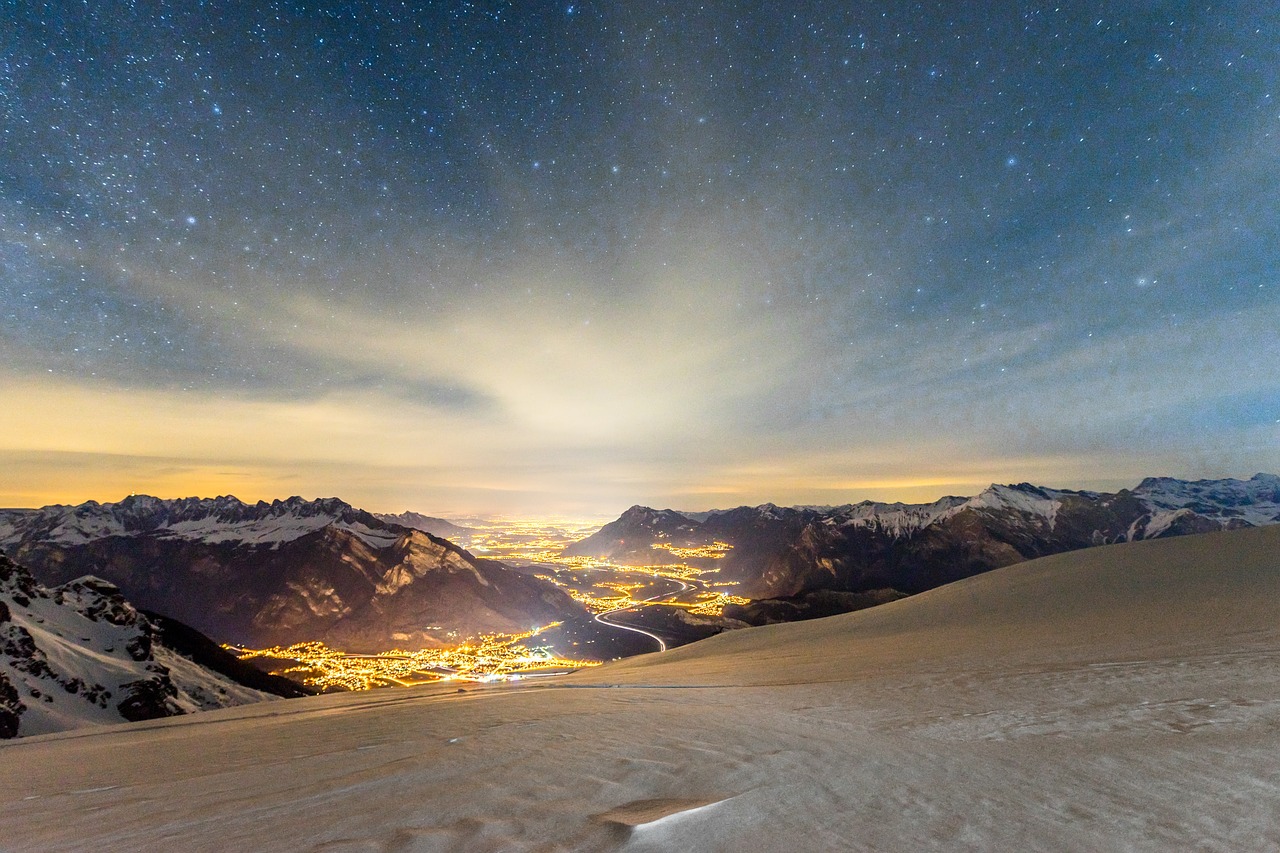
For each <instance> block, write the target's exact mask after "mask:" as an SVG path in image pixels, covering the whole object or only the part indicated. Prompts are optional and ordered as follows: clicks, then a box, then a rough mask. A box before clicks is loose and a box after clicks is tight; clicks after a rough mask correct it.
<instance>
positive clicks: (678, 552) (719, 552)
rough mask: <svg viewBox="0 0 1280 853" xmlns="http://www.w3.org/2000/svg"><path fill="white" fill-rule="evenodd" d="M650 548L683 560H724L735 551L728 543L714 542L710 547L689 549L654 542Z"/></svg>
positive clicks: (695, 546)
mask: <svg viewBox="0 0 1280 853" xmlns="http://www.w3.org/2000/svg"><path fill="white" fill-rule="evenodd" d="M650 547H651V548H654V549H655V550H659V551H666V552H668V553H670V554H672V555H673V556H676V557H679V558H680V559H682V560H723V559H724V557H725V555H726V554H728V553H729V552H730V551H732V550H733V546H732V545H730V544H729V543H728V542H712V543H711V544H710V545H694V546H692V547H687V548H681V547H679V546H677V545H672V544H671V543H669V542H654V543H653V544H652V545H651V546H650Z"/></svg>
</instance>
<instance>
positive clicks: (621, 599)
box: [548, 578, 645, 614]
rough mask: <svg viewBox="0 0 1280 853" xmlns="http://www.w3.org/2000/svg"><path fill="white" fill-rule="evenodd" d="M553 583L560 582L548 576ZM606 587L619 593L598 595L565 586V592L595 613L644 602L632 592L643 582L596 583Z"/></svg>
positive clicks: (610, 611)
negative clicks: (637, 598) (633, 595)
mask: <svg viewBox="0 0 1280 853" xmlns="http://www.w3.org/2000/svg"><path fill="white" fill-rule="evenodd" d="M548 579H549V580H551V581H552V583H558V581H556V580H555V579H554V578H548ZM595 586H596V587H602V588H604V589H610V590H613V591H614V592H615V593H617V595H611V596H597V595H592V594H591V593H589V592H583V591H582V590H580V589H574V588H572V587H565V592H567V593H569V595H570V596H571V597H572V598H573V600H574V601H576V602H578V603H579V604H581V605H582V606H583V607H585V608H587V610H589V611H590V612H591V613H593V614H599V613H612V612H613V611H615V610H623V609H625V608H627V607H635V606H636V605H637V604H643V603H644V602H639V601H636V600H635V599H633V598H632V597H631V593H633V592H635V591H636V590H637V589H640V588H642V587H643V586H645V585H644V584H642V583H619V582H617V581H600V582H599V583H597V584H596V585H595Z"/></svg>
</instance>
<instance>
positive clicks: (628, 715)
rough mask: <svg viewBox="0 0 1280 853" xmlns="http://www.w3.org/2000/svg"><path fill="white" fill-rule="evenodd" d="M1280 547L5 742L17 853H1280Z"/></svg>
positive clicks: (4, 779) (972, 586) (1066, 572)
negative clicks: (600, 661)
mask: <svg viewBox="0 0 1280 853" xmlns="http://www.w3.org/2000/svg"><path fill="white" fill-rule="evenodd" d="M1278 602H1280V527H1268V528H1258V529H1246V530H1239V531H1232V532H1227V533H1220V534H1209V535H1203V536H1186V537H1178V538H1175V539H1168V540H1156V541H1150V542H1140V543H1134V544H1124V545H1117V546H1106V547H1101V548H1095V549H1090V550H1087V551H1078V552H1073V553H1070V554H1063V555H1058V556H1054V557H1049V558H1045V559H1042V560H1036V561H1032V562H1027V563H1022V564H1019V565H1017V566H1011V567H1009V568H1005V569H1000V570H997V571H994V572H990V573H986V574H983V575H980V576H977V577H974V578H970V579H967V580H964V581H961V582H959V583H956V584H952V585H950V586H947V587H943V588H940V589H937V590H933V591H931V592H928V593H924V594H922V595H918V596H914V597H912V598H908V599H904V600H902V601H898V602H895V603H893V604H888V605H884V606H881V607H877V608H873V609H871V610H866V611H861V612H858V613H852V614H846V615H844V616H837V617H833V618H830V619H822V620H815V621H812V622H803V623H795V624H790V625H776V626H768V627H764V628H751V629H744V630H740V631H734V632H730V633H727V634H722V635H719V636H717V637H714V638H712V639H710V640H706V641H703V642H699V643H695V644H692V645H689V646H685V647H682V648H679V649H676V650H674V651H670V652H666V653H663V654H657V655H647V656H643V657H638V658H630V659H627V660H624V661H619V662H617V663H615V664H611V665H608V666H605V667H601V668H598V669H595V670H590V671H583V672H580V673H578V674H576V675H573V676H570V677H568V678H566V679H562V680H558V681H556V680H552V679H546V680H542V681H540V682H538V683H536V684H533V683H531V682H522V683H521V685H520V686H515V685H512V686H504V687H482V688H472V687H468V688H466V690H465V692H461V691H459V690H458V688H456V687H455V688H448V689H442V688H439V687H433V688H417V689H406V690H385V691H379V692H375V693H363V694H345V695H329V696H320V697H314V698H308V699H297V700H291V701H289V702H285V703H273V704H272V705H271V706H248V707H245V708H236V709H228V710H223V711H211V712H208V713H206V714H201V715H196V716H192V717H185V718H175V719H171V720H163V721H156V722H151V723H142V724H134V725H129V726H118V727H111V728H106V729H96V730H92V732H90V733H86V732H77V733H72V734H67V735H52V736H47V737H41V738H35V739H27V740H19V741H12V742H8V743H6V744H4V745H0V849H5V850H12V851H25V850H41V851H47V850H109V849H110V850H114V849H128V850H170V849H175V848H178V849H183V850H190V851H202V850H232V849H235V850H261V849H272V850H308V851H319V850H323V851H390V850H416V851H435V850H467V851H499V850H546V851H550V850H629V851H660V850H662V851H666V850H713V851H714V850H728V851H735V853H741V852H742V851H756V850H761V851H763V850H814V851H819V850H957V849H971V850H1019V851H1024V850H1027V851H1033V850H1046V851H1048V850H1052V851H1059V850H1135V851H1167V850H1188V849H1196V850H1222V851H1227V850H1230V851H1239V850H1276V849H1280V770H1278V769H1277V768H1278V767H1280V765H1277V762H1276V758H1275V756H1276V755H1277V754H1278V752H1280V618H1277V617H1278V616H1280V604H1278Z"/></svg>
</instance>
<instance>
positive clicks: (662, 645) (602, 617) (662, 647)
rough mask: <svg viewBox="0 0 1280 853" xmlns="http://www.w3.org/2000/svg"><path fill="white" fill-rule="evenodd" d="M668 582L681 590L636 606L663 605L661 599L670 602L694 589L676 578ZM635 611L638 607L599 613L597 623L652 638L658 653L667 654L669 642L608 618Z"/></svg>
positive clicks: (658, 595) (652, 596) (659, 595)
mask: <svg viewBox="0 0 1280 853" xmlns="http://www.w3.org/2000/svg"><path fill="white" fill-rule="evenodd" d="M668 580H672V581H674V582H675V583H678V584H680V589H678V590H676V591H675V592H661V593H658V594H657V595H651V596H649V597H648V598H646V599H643V600H642V601H638V602H636V606H637V607H638V606H643V605H645V604H651V603H654V602H658V603H661V601H659V599H661V600H662V601H666V600H670V599H673V598H675V597H676V596H678V595H683V594H684V593H686V592H688V591H689V590H690V589H691V588H692V587H690V586H689V584H687V583H685V582H684V581H681V580H676V579H675V578H668ZM635 609H636V607H623V608H619V609H618V610H610V611H609V612H607V613H597V614H596V621H597V622H599V623H600V624H601V625H608V626H609V627H610V628H621V629H622V630H624V631H635V632H636V633H637V634H644V635H645V636H646V637H652V638H653V639H654V640H656V641H657V643H658V651H660V652H665V651H666V650H667V641H666V640H664V639H662V638H661V637H659V636H658V635H657V634H655V633H653V632H652V631H646V630H645V629H643V628H637V627H635V626H634V625H624V624H623V623H621V622H611V621H610V620H609V619H608V618H607V617H609V616H613V615H614V614H616V613H625V612H627V611H628V610H635Z"/></svg>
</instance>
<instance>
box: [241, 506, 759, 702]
mask: <svg viewBox="0 0 1280 853" xmlns="http://www.w3.org/2000/svg"><path fill="white" fill-rule="evenodd" d="M467 523H468V525H469V526H468V528H467V529H468V533H467V535H464V536H459V537H457V541H458V544H460V545H462V546H463V547H465V548H467V549H468V550H469V551H471V552H472V553H473V554H475V555H476V556H477V557H483V558H490V559H496V560H501V561H503V562H504V563H507V564H509V565H511V566H513V567H516V568H518V569H521V570H525V571H529V572H531V573H533V574H534V575H535V576H536V577H538V578H541V579H542V580H545V581H549V582H550V583H553V584H555V585H556V586H559V587H560V588H561V589H563V590H564V591H565V592H566V593H568V595H570V596H571V597H572V598H573V599H574V600H576V601H577V602H579V603H580V604H582V606H583V607H584V608H586V610H587V611H588V612H589V613H591V614H592V615H594V616H595V617H597V620H596V621H598V622H599V623H600V624H602V625H606V626H609V627H611V628H617V629H620V630H627V631H635V630H638V629H636V628H634V627H628V626H626V625H622V624H619V623H617V622H614V621H611V620H610V619H606V618H604V617H605V616H606V615H608V616H616V615H618V614H621V613H623V612H624V611H639V610H640V609H641V608H650V607H668V608H676V609H680V610H684V611H687V612H689V613H691V614H694V615H696V616H700V617H708V618H715V617H719V616H721V614H722V613H723V611H724V608H725V606H726V605H728V604H745V603H747V601H748V599H746V598H743V597H741V596H738V595H734V594H733V591H732V590H733V589H735V588H736V587H737V586H738V584H737V583H735V582H732V581H720V580H716V579H715V577H716V575H717V574H718V572H719V571H720V570H719V568H718V567H712V568H701V567H699V566H697V565H692V564H691V562H692V561H700V562H701V561H714V560H720V559H723V558H724V556H725V555H726V554H728V553H729V551H730V550H731V549H732V547H733V546H731V545H729V544H726V543H724V542H714V543H712V544H710V545H704V546H698V547H678V546H675V545H671V544H669V543H665V542H662V543H655V544H654V545H653V548H654V549H655V550H662V551H665V552H667V553H669V554H671V555H672V556H673V557H676V558H677V559H679V560H682V561H685V562H680V563H672V564H662V565H644V566H629V565H621V564H617V563H613V562H610V561H608V560H603V559H600V558H597V557H569V556H565V555H564V553H563V551H564V548H565V546H566V545H568V544H570V543H571V542H575V541H577V540H579V539H582V538H585V537H586V536H588V535H590V534H591V533H594V532H595V531H596V530H597V529H598V527H599V524H598V523H597V522H590V521H578V520H567V519H552V520H537V521H535V520H527V519H518V520H510V519H499V520H490V519H486V520H483V521H476V520H470V519H469V520H468V522H467ZM558 624H559V623H553V624H551V625H544V626H541V627H539V628H536V629H533V630H530V631H528V632H525V633H522V634H486V635H484V636H480V637H471V638H467V639H466V640H464V641H462V642H461V643H459V644H457V645H452V646H447V647H442V648H430V649H419V650H417V651H407V650H404V649H391V650H388V651H384V652H378V653H377V654H355V653H348V652H344V651H341V650H339V649H334V648H330V647H329V646H327V645H326V644H324V643H322V642H319V641H311V642H302V643H295V644H293V645H291V646H287V647H280V646H276V647H272V648H267V649H249V648H243V647H238V646H228V647H227V648H228V649H229V650H231V651H232V652H234V653H235V654H237V655H238V656H239V657H240V658H241V659H242V660H250V659H255V658H257V659H261V660H263V661H264V662H269V663H270V664H272V665H271V671H272V672H274V673H276V674H278V675H285V676H288V677H291V678H294V679H295V680H299V681H302V682H304V683H305V684H308V685H310V686H313V687H316V688H319V689H321V690H368V689H371V688H375V687H388V686H402V687H407V686H412V685H416V684H428V683H433V682H440V681H470V682H486V683H487V682H494V681H513V680H519V679H521V678H527V677H530V676H534V675H555V674H559V673H564V672H569V671H572V670H575V669H580V668H582V667H589V666H596V665H598V664H599V663H601V661H599V660H591V659H584V658H579V657H569V656H566V655H564V654H562V653H561V652H559V651H557V650H556V649H555V648H553V647H552V646H551V645H548V644H543V645H538V644H536V643H535V644H531V643H529V642H528V641H529V640H531V639H533V638H534V637H537V636H538V635H540V634H543V633H544V632H547V631H548V630H549V629H551V628H554V627H557V625H558ZM640 633H644V634H648V635H649V636H651V637H653V638H654V639H655V640H657V641H658V643H659V648H663V649H665V648H666V643H665V642H663V641H662V640H661V639H660V638H659V637H658V636H657V635H654V634H651V633H649V632H648V631H644V630H641V631H640ZM276 664H278V665H276Z"/></svg>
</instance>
